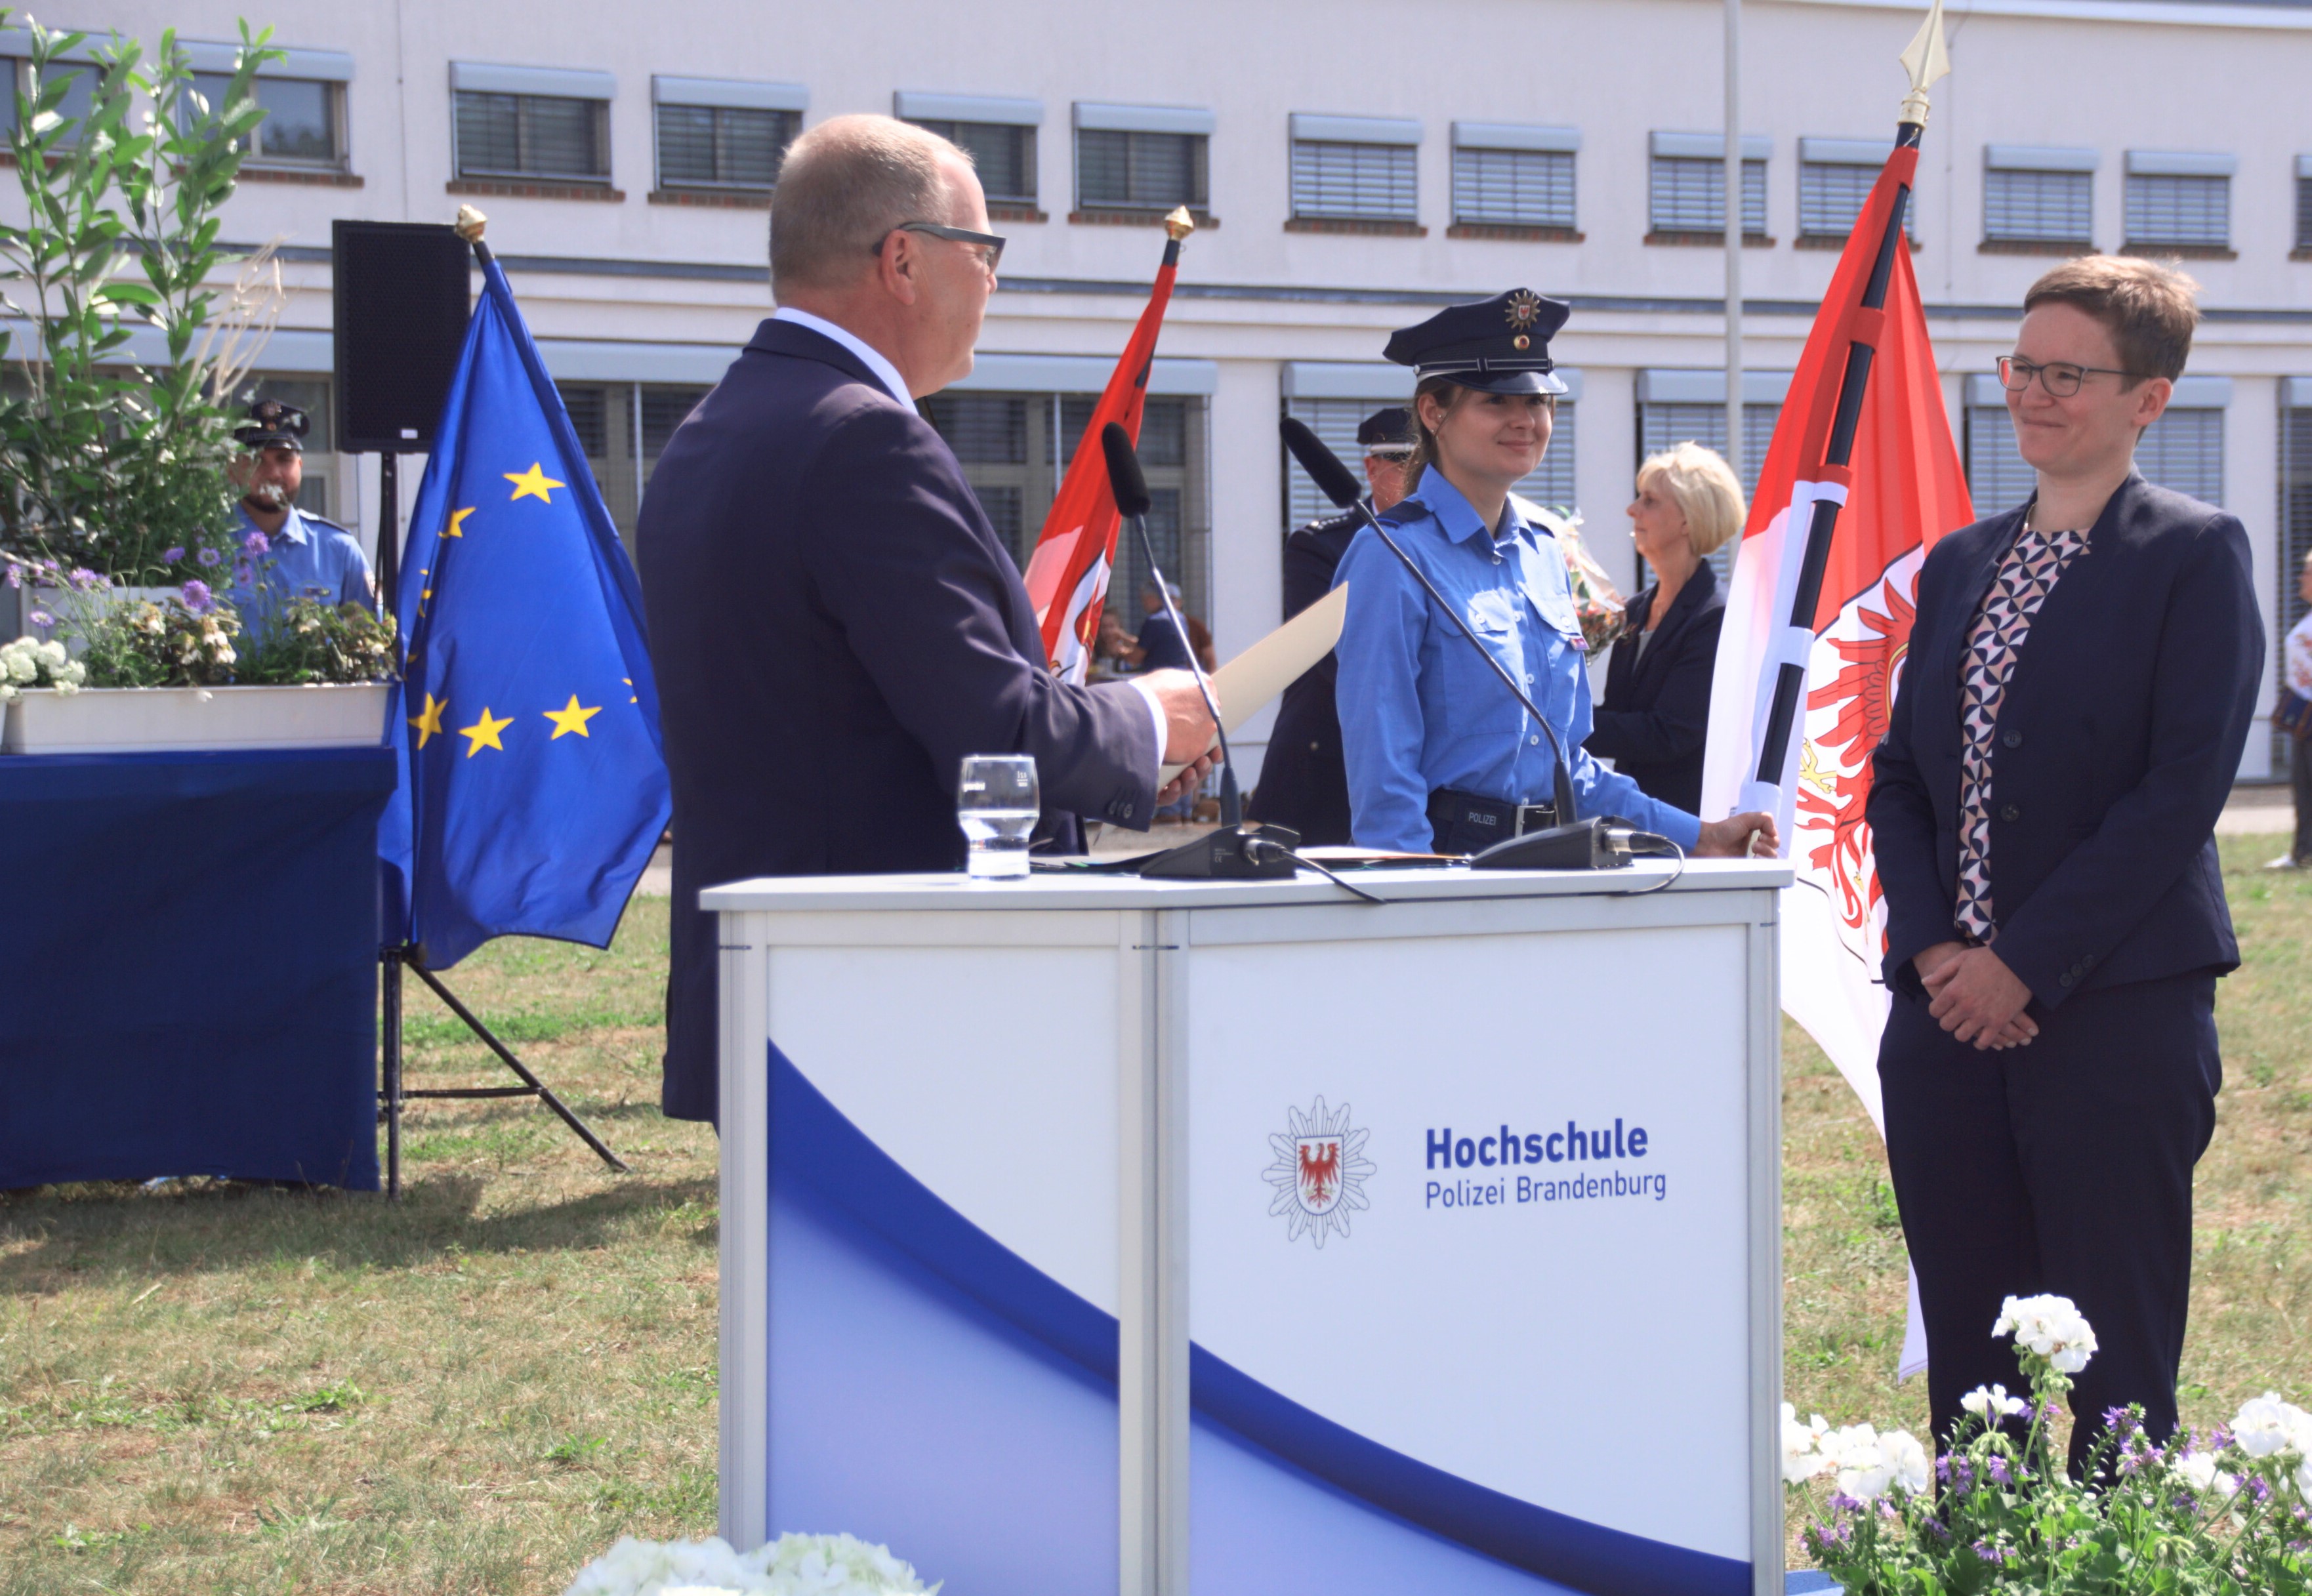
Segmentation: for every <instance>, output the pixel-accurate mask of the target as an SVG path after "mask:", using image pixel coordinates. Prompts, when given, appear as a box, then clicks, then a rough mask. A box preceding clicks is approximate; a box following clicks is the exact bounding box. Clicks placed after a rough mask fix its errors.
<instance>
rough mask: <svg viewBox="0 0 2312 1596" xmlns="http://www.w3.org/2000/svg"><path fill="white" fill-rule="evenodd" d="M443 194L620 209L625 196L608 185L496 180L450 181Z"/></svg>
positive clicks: (443, 186) (470, 179)
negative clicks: (576, 201)
mask: <svg viewBox="0 0 2312 1596" xmlns="http://www.w3.org/2000/svg"><path fill="white" fill-rule="evenodd" d="M442 192H443V193H445V194H475V195H485V196H488V195H495V197H498V198H500V199H585V200H592V201H594V202H596V203H598V204H601V205H623V204H624V203H626V190H625V189H613V188H611V187H610V186H609V184H608V183H525V182H509V181H505V180H501V179H496V178H453V179H451V180H450V181H449V182H446V183H444V184H442Z"/></svg>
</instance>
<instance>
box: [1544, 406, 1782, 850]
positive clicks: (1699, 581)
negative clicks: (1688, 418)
mask: <svg viewBox="0 0 2312 1596" xmlns="http://www.w3.org/2000/svg"><path fill="white" fill-rule="evenodd" d="M1743 513H1744V509H1743V504H1742V484H1741V483H1740V482H1739V481H1738V480H1737V479H1736V478H1735V476H1734V473H1733V471H1732V469H1730V468H1729V467H1728V465H1727V464H1726V462H1725V460H1722V459H1721V458H1720V457H1719V455H1718V453H1717V452H1716V451H1714V450H1710V449H1704V448H1703V446H1702V445H1701V444H1699V443H1680V444H1678V445H1677V447H1676V448H1674V449H1667V450H1664V451H1663V452H1661V453H1660V454H1654V455H1649V456H1648V457H1647V459H1646V462H1645V464H1643V465H1642V466H1640V467H1639V468H1638V494H1637V497H1635V498H1634V499H1633V500H1631V501H1630V510H1629V515H1630V537H1631V540H1632V541H1633V543H1635V544H1636V545H1637V549H1638V554H1639V556H1640V557H1642V559H1644V561H1645V562H1646V569H1647V570H1648V571H1649V572H1651V574H1652V575H1653V578H1654V582H1653V585H1652V586H1651V587H1649V588H1647V589H1646V590H1645V591H1644V592H1641V593H1639V594H1638V595H1637V596H1636V597H1635V598H1633V599H1632V600H1631V601H1630V610H1629V614H1630V621H1629V629H1628V630H1626V631H1625V632H1624V633H1623V634H1622V636H1621V639H1620V641H1618V642H1616V644H1615V645H1614V657H1613V660H1612V662H1611V663H1609V664H1608V665H1607V668H1606V697H1605V701H1604V703H1602V704H1601V705H1599V706H1598V712H1597V728H1596V730H1594V731H1592V732H1590V733H1589V741H1588V742H1586V743H1584V744H1583V745H1582V746H1583V747H1584V748H1586V749H1588V750H1589V752H1590V754H1591V755H1593V756H1594V757H1596V758H1598V759H1611V760H1613V761H1614V768H1615V769H1616V770H1618V771H1620V772H1621V773H1622V774H1623V775H1625V776H1628V777H1629V778H1630V779H1631V780H1633V781H1634V782H1636V783H1637V784H1638V787H1639V790H1640V791H1642V792H1643V793H1644V794H1646V796H1648V797H1649V798H1656V799H1659V800H1660V801H1661V802H1664V803H1668V804H1670V805H1672V806H1674V807H1676V808H1678V809H1682V810H1685V811H1687V812H1688V813H1699V812H1701V809H1702V744H1703V734H1704V733H1705V732H1707V731H1708V730H1709V729H1710V678H1711V673H1712V671H1713V670H1715V669H1716V666H1717V662H1718V628H1719V625H1720V623H1721V621H1722V620H1723V619H1724V618H1725V615H1726V594H1725V591H1724V589H1722V588H1721V587H1720V585H1719V583H1718V573H1717V572H1716V571H1714V570H1712V568H1711V566H1710V564H1709V558H1710V556H1711V555H1712V553H1714V552H1716V551H1717V549H1718V548H1721V546H1722V545H1724V544H1725V543H1727V542H1729V541H1730V540H1731V539H1734V538H1735V537H1737V536H1738V535H1739V534H1740V532H1741V531H1742V517H1743Z"/></svg>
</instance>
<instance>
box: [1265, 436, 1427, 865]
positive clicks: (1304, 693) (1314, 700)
mask: <svg viewBox="0 0 2312 1596" xmlns="http://www.w3.org/2000/svg"><path fill="white" fill-rule="evenodd" d="M1357 443H1359V444H1360V445H1361V446H1362V448H1363V450H1364V452H1365V481H1366V482H1367V483H1368V484H1370V485H1371V488H1372V507H1373V513H1375V514H1379V513H1380V512H1382V511H1384V510H1387V509H1388V507H1389V506H1391V505H1392V504H1396V503H1397V501H1398V500H1399V499H1401V498H1403V497H1404V496H1405V463H1406V460H1409V459H1410V458H1411V457H1412V454H1413V412H1412V411H1411V410H1409V409H1407V408H1406V407H1404V406H1403V405H1391V406H1389V407H1388V408H1387V409H1382V410H1375V411H1374V412H1373V413H1372V414H1371V415H1370V416H1368V417H1365V418H1364V419H1363V420H1362V421H1361V422H1359V423H1357ZM1363 525H1364V519H1363V517H1362V516H1360V515H1358V514H1356V513H1354V512H1353V511H1352V512H1350V513H1345V514H1341V515H1334V516H1328V517H1327V518H1326V519H1324V520H1321V521H1312V522H1309V524H1308V525H1307V526H1304V527H1296V528H1295V529H1293V531H1292V532H1291V533H1290V534H1289V535H1288V536H1287V537H1286V538H1285V539H1284V618H1285V619H1287V620H1291V619H1292V618H1293V617H1294V616H1296V615H1298V614H1300V612H1301V611H1302V610H1303V609H1308V608H1309V605H1311V604H1313V603H1315V602H1316V601H1318V600H1319V599H1321V598H1323V597H1324V596H1325V595H1326V594H1327V593H1328V592H1332V590H1333V573H1334V571H1335V570H1336V569H1337V568H1338V567H1339V566H1340V563H1341V557H1342V556H1343V555H1344V554H1346V553H1347V552H1348V551H1349V540H1350V539H1352V538H1354V537H1355V536H1356V535H1357V529H1358V528H1360V527H1362V526H1363ZM1335 670H1336V661H1335V660H1334V658H1333V656H1332V655H1331V654H1329V653H1328V654H1327V655H1326V656H1325V657H1324V658H1323V659H1321V660H1319V661H1318V662H1316V663H1315V664H1314V665H1311V666H1310V667H1309V669H1308V670H1307V671H1303V672H1301V674H1300V676H1299V677H1298V678H1297V679H1295V680H1294V681H1293V683H1292V686H1290V687H1288V688H1285V689H1284V697H1283V701H1282V702H1281V703H1279V704H1278V706H1277V708H1276V725H1275V728H1274V730H1273V731H1271V732H1269V734H1268V751H1267V752H1266V753H1265V755H1263V756H1262V758H1261V761H1260V785H1257V786H1256V787H1255V788H1253V790H1252V800H1251V802H1249V803H1248V804H1247V805H1246V806H1245V813H1246V814H1247V816H1248V818H1250V819H1252V820H1259V821H1261V822H1263V823H1264V824H1268V825H1276V826H1289V827H1291V828H1292V829H1293V830H1295V831H1298V832H1299V833H1300V840H1301V842H1302V843H1303V844H1305V845H1307V846H1311V847H1315V846H1334V845H1337V844H1342V843H1346V842H1347V841H1348V840H1349V776H1348V770H1347V767H1344V765H1343V764H1342V763H1341V716H1340V712H1339V711H1338V710H1337V709H1336V708H1335V707H1334V704H1333V682H1334V675H1335Z"/></svg>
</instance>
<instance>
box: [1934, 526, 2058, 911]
mask: <svg viewBox="0 0 2312 1596" xmlns="http://www.w3.org/2000/svg"><path fill="white" fill-rule="evenodd" d="M2024 516H2025V520H2024V523H2023V531H2022V534H2021V536H2019V537H2018V538H2017V539H2015V543H2014V546H2013V547H2012V548H2009V549H2008V551H2007V553H2006V555H2005V557H2003V558H2001V560H2000V562H1999V574H1997V575H1996V576H1995V577H1993V578H1992V583H1991V591H1990V592H1987V593H1985V594H1984V599H1983V608H1982V609H1980V610H1978V611H1976V613H1975V625H1974V627H1973V628H1972V629H1970V630H1969V632H1968V633H1967V638H1966V658H1965V660H1964V661H1963V662H1962V665H1961V672H1962V673H1961V676H1960V679H1959V732H1960V736H1961V738H1962V739H1963V740H1964V744H1965V746H1964V747H1963V748H1962V750H1961V751H1960V756H1959V786H1958V895H1957V901H1958V908H1957V914H1956V915H1955V916H1953V918H1954V919H1955V920H1956V921H1957V926H1958V931H1959V934H1960V935H1962V936H1963V937H1965V938H1966V940H1967V941H1968V942H1971V943H1979V944H1981V945H1983V946H1985V947H1988V946H1989V945H1990V944H1991V943H1992V941H1993V940H1994V939H1996V938H1997V936H1998V935H1999V926H1998V925H1997V923H1996V922H1995V921H1993V920H1992V917H1991V812H1992V811H1991V750H1992V736H1993V733H1994V732H1996V731H1997V730H1998V726H1999V703H2000V700H2001V698H2003V697H2006V696H2007V681H2008V679H2009V678H2010V677H2011V676H2013V675H2014V674H2015V661H2016V657H2017V656H2018V655H2019V654H2020V653H2022V652H2023V643H2024V640H2025V639H2026V638H2027V637H2028V636H2030V633H2031V618H2032V617H2033V616H2035V615H2036V614H2037V613H2038V612H2039V606H2040V605H2042V604H2044V603H2045V602H2046V601H2047V595H2048V594H2049V593H2051V592H2054V590H2055V581H2056V579H2057V578H2058V577H2060V576H2062V574H2063V570H2064V567H2065V566H2069V565H2070V564H2071V562H2072V561H2073V560H2074V559H2077V558H2078V557H2080V555H2082V554H2084V553H2086V552H2087V547H2088V535H2087V533H2086V532H2085V531H2069V532H2043V531H2039V530H2038V529H2036V528H2035V527H2034V526H2032V525H2031V523H2030V520H2029V516H2030V512H2029V511H2026V512H2024Z"/></svg>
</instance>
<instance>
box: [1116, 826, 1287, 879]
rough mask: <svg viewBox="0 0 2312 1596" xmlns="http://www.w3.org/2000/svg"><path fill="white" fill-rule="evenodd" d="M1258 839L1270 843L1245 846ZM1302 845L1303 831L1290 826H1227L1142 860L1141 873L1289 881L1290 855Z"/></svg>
mask: <svg viewBox="0 0 2312 1596" xmlns="http://www.w3.org/2000/svg"><path fill="white" fill-rule="evenodd" d="M1255 840H1258V841H1261V842H1265V843H1268V844H1269V845H1271V846H1269V847H1265V848H1259V849H1253V848H1249V847H1248V846H1246V844H1248V843H1249V842H1253V841H1255ZM1299 846H1300V833H1299V832H1298V831H1295V830H1292V829H1291V828H1290V827H1285V826H1254V827H1250V828H1248V827H1244V826H1224V827H1222V829H1220V830H1218V831H1213V832H1208V833H1206V834H1205V835H1204V836H1203V837H1198V838H1196V840H1195V841H1194V842H1189V843H1183V844H1181V845H1180V846H1178V847H1177V848H1168V849H1166V850H1165V851H1164V852H1163V853H1160V854H1158V855H1156V856H1155V857H1153V858H1152V859H1150V860H1149V861H1148V862H1147V863H1146V864H1143V865H1142V866H1141V867H1140V869H1139V871H1138V873H1139V874H1140V875H1142V876H1143V877H1153V878H1156V879H1159V880H1164V881H1290V880H1292V874H1293V871H1294V869H1295V866H1294V864H1293V863H1292V859H1291V858H1290V857H1289V856H1288V855H1289V854H1290V851H1291V850H1292V849H1294V848H1297V847H1299ZM1256 853H1257V854H1258V855H1259V856H1258V857H1257V858H1256V857H1254V855H1255V854H1256Z"/></svg>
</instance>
